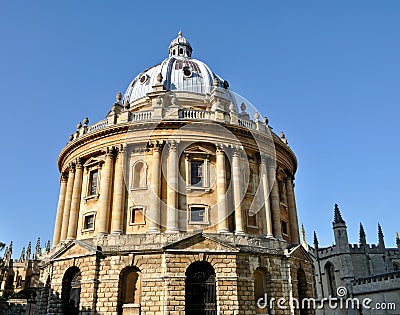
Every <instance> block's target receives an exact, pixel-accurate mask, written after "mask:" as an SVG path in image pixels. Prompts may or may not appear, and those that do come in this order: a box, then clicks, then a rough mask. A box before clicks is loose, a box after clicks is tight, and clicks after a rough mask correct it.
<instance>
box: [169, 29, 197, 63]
mask: <svg viewBox="0 0 400 315" xmlns="http://www.w3.org/2000/svg"><path fill="white" fill-rule="evenodd" d="M192 51H193V49H192V46H191V45H190V43H189V41H188V40H187V39H186V38H185V37H183V36H182V32H181V31H179V33H178V37H177V38H175V39H174V40H172V41H171V43H170V44H169V47H168V54H169V56H170V57H175V56H177V57H186V58H190V57H192Z"/></svg>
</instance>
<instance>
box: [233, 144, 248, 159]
mask: <svg viewBox="0 0 400 315" xmlns="http://www.w3.org/2000/svg"><path fill="white" fill-rule="evenodd" d="M244 155H245V151H244V148H243V147H242V146H233V147H232V157H233V156H234V157H238V158H240V157H244Z"/></svg>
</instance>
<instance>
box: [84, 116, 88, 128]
mask: <svg viewBox="0 0 400 315" xmlns="http://www.w3.org/2000/svg"><path fill="white" fill-rule="evenodd" d="M83 125H84V126H87V125H89V118H87V117H85V118H84V119H83Z"/></svg>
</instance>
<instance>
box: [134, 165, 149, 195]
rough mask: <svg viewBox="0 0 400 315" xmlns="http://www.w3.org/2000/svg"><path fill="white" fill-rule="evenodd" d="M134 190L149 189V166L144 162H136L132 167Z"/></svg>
mask: <svg viewBox="0 0 400 315" xmlns="http://www.w3.org/2000/svg"><path fill="white" fill-rule="evenodd" d="M131 188H133V189H146V188H147V164H146V163H145V162H144V161H143V160H139V161H136V162H135V163H134V164H133V165H132V184H131Z"/></svg>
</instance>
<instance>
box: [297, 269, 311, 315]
mask: <svg viewBox="0 0 400 315" xmlns="http://www.w3.org/2000/svg"><path fill="white" fill-rule="evenodd" d="M297 290H298V295H299V307H300V315H307V314H309V312H308V310H309V307H308V304H307V303H305V302H304V301H303V300H304V299H306V298H307V297H308V290H307V278H306V273H305V272H304V270H303V269H301V268H300V269H299V270H297Z"/></svg>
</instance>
